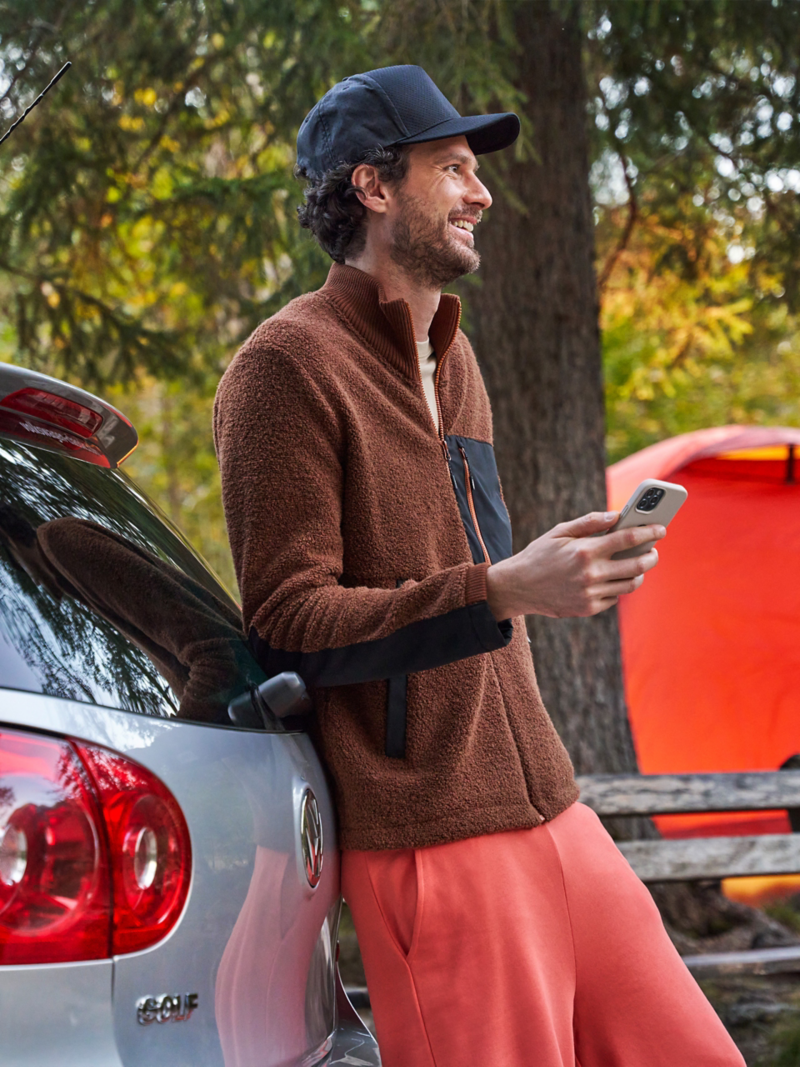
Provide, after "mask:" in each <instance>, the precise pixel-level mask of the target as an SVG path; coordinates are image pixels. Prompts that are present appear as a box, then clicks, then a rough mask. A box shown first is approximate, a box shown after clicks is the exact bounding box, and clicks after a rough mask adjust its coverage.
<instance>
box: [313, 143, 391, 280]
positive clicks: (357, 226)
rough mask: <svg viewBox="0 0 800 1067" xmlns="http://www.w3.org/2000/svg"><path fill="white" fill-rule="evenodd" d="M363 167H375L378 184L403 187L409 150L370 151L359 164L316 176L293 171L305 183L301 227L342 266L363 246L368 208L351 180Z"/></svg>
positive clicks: (377, 149) (380, 149)
mask: <svg viewBox="0 0 800 1067" xmlns="http://www.w3.org/2000/svg"><path fill="white" fill-rule="evenodd" d="M364 163H365V164H367V165H368V166H372V167H375V169H376V170H377V172H378V177H379V178H380V180H381V181H383V182H397V183H402V182H403V180H404V179H405V176H406V174H407V173H408V149H407V148H402V147H397V146H394V147H391V148H373V149H371V150H370V151H369V152H368V153H367V154H366V155H365V156H364V158H363V159H360V160H358V162H356V163H342V164H340V165H339V166H338V167H335V168H334V169H333V170H328V171H326V172H325V173H324V174H321V175H319V176H317V175H313V174H308V173H307V172H306V171H305V170H303V169H302V168H300V167H295V171H294V173H295V177H296V178H304V179H305V181H306V188H305V190H304V193H303V195H304V197H305V203H304V204H301V205H300V206H299V207H298V209H297V216H298V218H299V219H300V225H301V226H302V227H304V228H305V229H306V230H311V232H312V234H313V235H314V237H315V238H316V240H317V242H318V244H320V245H321V246H322V247H323V248H324V249H325V251H326V252H327V253H328V255H329V256H330V257H331V259H333V260H335V261H336V262H337V263H344V259H345V255H348V254H349V255H351V256H353V255H358V253H359V252H361V251H362V249H363V248H364V245H365V243H366V239H367V234H366V229H365V227H364V226H363V225H362V224H363V221H364V218H365V217H366V214H367V208H365V207H364V205H363V204H362V203H361V201H360V200H359V198H358V195H357V193H356V188H355V186H354V185H353V184H352V182H351V180H350V179H351V178H352V176H353V171H354V170H355V169H356V167H359V166H361V165H362V164H364Z"/></svg>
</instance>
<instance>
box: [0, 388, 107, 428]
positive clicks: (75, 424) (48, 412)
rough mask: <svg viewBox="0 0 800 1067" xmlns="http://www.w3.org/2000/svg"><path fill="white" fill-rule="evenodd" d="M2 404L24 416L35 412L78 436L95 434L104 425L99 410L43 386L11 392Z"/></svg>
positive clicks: (34, 414)
mask: <svg viewBox="0 0 800 1067" xmlns="http://www.w3.org/2000/svg"><path fill="white" fill-rule="evenodd" d="M0 404H2V406H3V407H4V408H11V409H12V411H21V412H22V413H23V414H24V415H33V416H35V417H36V418H37V419H44V420H45V421H46V422H51V423H53V424H54V425H55V426H61V427H63V429H65V430H69V431H70V433H76V434H77V435H78V437H94V435H95V434H96V433H97V431H98V430H99V429H100V427H101V426H102V424H103V416H102V415H101V414H100V413H99V412H97V411H92V409H91V408H87V407H86V405H85V404H78V403H77V402H76V401H75V400H68V399H67V398H66V397H65V396H59V395H58V394H57V393H48V392H46V391H45V390H44V389H30V388H28V389H18V390H17V391H16V393H10V394H9V395H8V396H7V397H4V398H3V399H2V400H0Z"/></svg>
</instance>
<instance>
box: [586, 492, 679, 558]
mask: <svg viewBox="0 0 800 1067" xmlns="http://www.w3.org/2000/svg"><path fill="white" fill-rule="evenodd" d="M688 495H689V494H688V492H687V491H686V490H685V489H684V488H683V486H682V485H676V484H675V483H674V482H660V481H659V480H658V479H657V478H645V480H644V481H643V482H641V483H640V484H639V485H637V487H636V490H635V492H634V493H633V494H632V495H631V498H630V500H629V501H628V503H627V504H626V505H625V507H624V508H623V509H622V511H621V512H620V513H619V518H618V519H617V521H616V522H615V523H614V525H613V526H612V527H611V529H610V530H606V533H607V534H610V533H613V532H614V530H624V529H626V528H627V527H628V526H650V525H651V524H658V525H659V526H666V525H667V524H668V523H669V522H670V521H671V520H672V519H674V518H675V516H676V515H677V513H678V509H679V508H680V507H681V505H682V504H683V502H684V500H685V499H686V497H687V496H688ZM654 544H655V541H645V543H644V544H643V545H638V546H637V547H636V548H626V549H625V550H624V551H623V552H615V553H614V555H613V556H612V557H611V558H612V559H631V558H632V557H633V556H643V555H644V554H645V552H649V551H650V549H651V548H652V547H653V545H654Z"/></svg>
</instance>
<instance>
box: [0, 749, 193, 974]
mask: <svg viewBox="0 0 800 1067" xmlns="http://www.w3.org/2000/svg"><path fill="white" fill-rule="evenodd" d="M190 878H191V845H190V841H189V832H188V828H187V826H186V821H185V819H184V817H183V814H182V812H181V810H180V808H179V806H178V803H177V801H176V800H175V798H174V797H173V796H172V794H171V793H170V792H169V790H168V789H167V788H166V786H165V785H164V784H163V782H161V781H160V780H159V779H158V778H156V777H155V775H153V774H151V773H150V772H149V771H148V770H146V769H145V768H144V767H141V766H140V765H139V764H137V763H134V762H133V761H132V760H129V759H127V758H126V757H124V756H120V755H117V754H116V753H113V752H109V751H108V750H106V749H102V748H99V747H97V746H94V745H85V744H82V743H77V742H70V741H67V740H63V739H58V738H51V737H40V736H35V735H32V734H25V733H22V732H18V731H11V730H3V731H0V964H13V963H17V964H19V963H59V962H65V961H75V960H91V959H102V958H104V957H107V956H109V955H111V954H113V953H125V952H133V951H136V950H138V949H143V948H147V947H149V946H150V945H153V944H155V943H156V942H157V941H160V940H161V939H162V938H163V937H164V936H166V934H167V933H168V932H169V931H170V930H171V929H172V928H173V927H174V925H175V923H176V922H177V921H178V919H179V917H180V915H181V912H182V910H183V906H184V904H185V902H186V897H187V894H188V891H189V882H190ZM112 901H113V906H112Z"/></svg>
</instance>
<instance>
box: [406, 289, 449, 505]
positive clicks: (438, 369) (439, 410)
mask: <svg viewBox="0 0 800 1067" xmlns="http://www.w3.org/2000/svg"><path fill="white" fill-rule="evenodd" d="M460 325H461V308H460V307H459V309H458V321H457V322H456V329H455V333H458V328H459V326H460ZM411 329H412V332H413V331H414V317H413V315H412V316H411ZM455 333H454V334H453V336H454V337H455ZM451 343H452V342H451ZM449 351H450V349H449V348H448V349H447V350H446V351H445V353H444V354H443V355H442V356H441V358H440V359H437V361H436V373H435V374H434V376H433V395H434V398H435V400H436V421H437V424H438V425H437V427H436V434H437V436H438V438H439V445H440V447H441V449H442V455H443V456H444V461H445V463H446V464H447V473H448V474H449V475H450V483H451V484H452V486H453V491H454V492H455V489H456V479H455V475H454V474H453V468H452V466H451V464H450V449H449V448H448V447H447V441H445V439H444V420H443V419H442V402H441V400H440V399H439V376H440V375H441V373H442V367H443V366H444V362H445V360H446V359H447V356H448V354H449ZM416 366H417V380H418V382H419V383H420V387H421V386H422V370H421V369H420V366H419V361H417V365H416Z"/></svg>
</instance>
